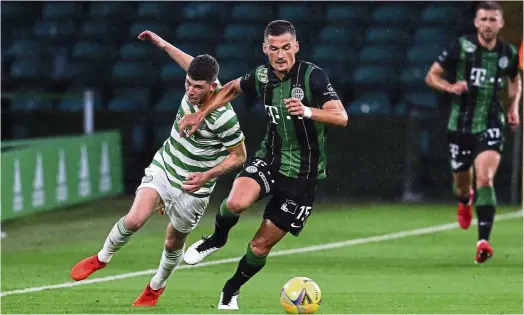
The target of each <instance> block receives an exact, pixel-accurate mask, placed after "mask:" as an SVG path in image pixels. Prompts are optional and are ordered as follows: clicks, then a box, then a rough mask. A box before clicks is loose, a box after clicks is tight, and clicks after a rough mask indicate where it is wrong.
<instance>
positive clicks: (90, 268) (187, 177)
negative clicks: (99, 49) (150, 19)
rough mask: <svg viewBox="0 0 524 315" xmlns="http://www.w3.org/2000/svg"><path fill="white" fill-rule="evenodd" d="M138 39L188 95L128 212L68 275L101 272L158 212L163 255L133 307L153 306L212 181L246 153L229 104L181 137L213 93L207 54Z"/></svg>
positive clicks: (150, 37) (213, 65)
mask: <svg viewBox="0 0 524 315" xmlns="http://www.w3.org/2000/svg"><path fill="white" fill-rule="evenodd" d="M138 37H139V39H141V40H147V41H151V42H152V43H153V44H155V45H156V46H157V47H158V48H161V49H162V50H164V51H166V52H167V53H168V54H169V55H170V56H171V58H173V60H175V61H176V62H177V63H178V64H179V65H180V66H181V67H182V68H183V69H184V71H186V73H187V75H186V82H185V90H186V93H185V95H184V97H183V98H182V100H180V106H179V109H178V113H177V115H176V119H175V121H174V123H173V127H172V129H171V132H170V134H169V135H168V137H167V139H166V141H165V142H164V144H163V145H162V147H160V149H159V150H158V152H157V153H156V154H155V156H154V158H153V161H152V162H151V164H150V165H149V167H147V168H146V170H145V176H144V177H143V178H142V183H141V184H140V186H138V188H137V192H136V197H135V200H134V202H133V205H132V207H131V209H130V210H129V212H128V214H127V215H126V216H124V217H122V218H121V219H120V220H118V222H117V223H116V224H115V226H114V227H113V229H112V230H111V231H110V232H109V235H108V236H107V238H106V241H105V243H104V246H103V247H102V249H101V250H100V252H99V253H98V254H96V255H93V256H91V257H88V258H86V259H84V260H81V261H80V262H78V263H77V264H75V266H74V267H73V268H72V270H71V277H72V278H73V279H75V280H77V281H78V280H83V279H85V278H87V277H88V276H90V275H91V274H92V273H93V272H95V271H97V270H99V269H101V268H104V267H105V266H106V265H107V264H108V263H109V262H110V260H111V259H112V257H113V255H114V254H115V253H116V252H117V251H118V250H119V249H120V248H122V246H124V245H125V244H126V243H127V242H128V241H129V240H130V238H131V236H132V235H133V234H134V233H135V232H136V231H138V230H139V229H140V228H141V227H142V226H143V225H144V224H145V223H146V221H147V220H148V219H149V217H150V216H151V215H152V213H153V212H154V211H155V210H156V209H159V210H161V212H165V213H166V214H167V216H168V217H169V220H170V222H169V223H168V225H167V231H166V239H165V243H164V251H163V253H162V256H161V259H160V264H159V266H158V269H157V271H156V273H155V275H154V276H153V277H152V279H151V280H150V281H149V283H148V284H147V286H146V288H145V289H144V291H143V292H142V294H140V296H139V297H138V298H137V299H136V300H135V301H134V302H133V304H132V305H133V306H154V305H155V304H156V303H157V301H158V298H159V297H160V295H161V294H162V292H163V291H164V288H165V285H166V282H167V280H168V279H169V277H170V276H171V275H172V273H173V272H174V271H175V269H176V267H177V266H178V265H179V264H180V263H181V262H182V257H183V255H184V244H185V240H186V237H187V235H188V234H189V233H190V232H191V231H192V230H193V229H194V228H195V227H196V226H197V225H198V222H199V221H200V218H202V215H203V213H204V211H205V209H206V207H207V205H208V204H209V196H210V194H211V193H212V191H213V189H214V187H215V181H216V178H217V177H218V176H221V175H223V174H226V173H227V172H229V171H231V170H232V169H235V168H237V167H239V166H240V165H242V163H244V162H245V161H246V155H247V154H246V148H245V145H244V135H243V133H242V131H241V130H240V125H239V123H238V120H237V116H236V114H235V112H234V111H233V109H232V107H231V104H226V106H225V107H222V108H220V109H217V110H215V111H213V112H212V113H210V115H209V116H208V117H206V119H205V123H204V124H202V126H201V128H199V130H198V132H196V133H194V134H193V135H192V136H191V137H184V138H183V137H181V136H180V134H179V124H178V121H179V120H180V119H181V118H182V117H183V116H184V115H185V114H190V113H194V112H197V111H199V107H200V106H202V104H204V103H205V102H206V101H207V100H209V99H210V98H211V97H212V96H213V95H214V94H216V93H217V91H218V89H219V82H218V80H217V75H218V71H219V66H218V62H217V61H216V60H215V59H214V58H213V57H211V56H209V55H200V56H196V57H194V58H193V57H192V56H190V55H188V54H186V53H184V52H182V51H181V50H179V49H178V48H176V47H174V46H173V45H171V44H169V43H167V42H166V41H164V40H163V39H162V38H161V37H160V36H158V35H157V34H155V33H153V32H150V31H145V32H142V33H141V34H140V35H139V36H138ZM173 105H174V106H176V104H173Z"/></svg>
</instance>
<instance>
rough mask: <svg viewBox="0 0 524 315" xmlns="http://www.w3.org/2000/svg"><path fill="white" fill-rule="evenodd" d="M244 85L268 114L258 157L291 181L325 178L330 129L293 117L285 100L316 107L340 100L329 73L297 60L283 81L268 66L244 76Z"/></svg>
mask: <svg viewBox="0 0 524 315" xmlns="http://www.w3.org/2000/svg"><path fill="white" fill-rule="evenodd" d="M240 86H241V89H242V91H243V92H245V93H248V94H253V95H254V96H255V97H256V98H259V99H261V100H262V102H263V105H264V107H265V110H266V112H267V117H268V126H267V133H266V136H265V137H264V140H263V141H262V143H261V146H260V149H259V150H258V151H257V153H256V156H257V157H259V158H262V159H264V160H265V161H266V162H267V163H268V164H269V165H270V166H271V169H272V170H274V171H278V172H280V173H281V174H283V175H284V176H287V177H290V178H308V179H314V178H318V179H322V178H325V177H326V163H327V148H326V146H327V130H326V126H325V125H324V124H322V123H318V122H316V121H313V120H311V119H302V118H301V117H297V116H292V115H290V114H289V112H288V110H287V108H286V106H285V104H284V99H288V98H291V97H295V98H298V99H300V100H301V101H302V104H304V106H309V107H315V108H322V106H323V105H324V103H326V102H328V101H330V100H338V99H339V97H338V95H337V93H336V91H335V90H334V89H333V88H332V86H331V83H330V82H329V78H328V76H327V75H326V73H325V72H324V71H323V70H322V69H320V68H318V67H317V66H315V65H314V64H312V63H309V62H305V61H298V60H297V61H296V63H295V64H294V65H293V67H292V68H291V70H290V71H289V73H288V74H287V75H286V76H285V77H284V78H283V79H282V80H280V79H278V78H277V77H276V76H275V73H274V72H273V68H272V67H271V65H269V64H267V65H262V66H258V67H257V68H255V69H253V70H252V71H251V72H250V73H248V74H246V75H245V76H243V77H242V78H241V81H240Z"/></svg>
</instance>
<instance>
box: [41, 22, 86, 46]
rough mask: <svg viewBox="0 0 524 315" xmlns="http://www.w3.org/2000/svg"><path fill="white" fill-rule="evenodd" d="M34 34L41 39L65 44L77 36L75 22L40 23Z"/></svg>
mask: <svg viewBox="0 0 524 315" xmlns="http://www.w3.org/2000/svg"><path fill="white" fill-rule="evenodd" d="M33 33H34V35H35V36H36V37H37V38H39V39H43V40H51V41H56V42H63V43H68V42H69V41H70V39H71V38H73V37H75V36H76V30H75V25H74V23H73V21H63V22H59V21H39V22H36V23H35V25H34V26H33Z"/></svg>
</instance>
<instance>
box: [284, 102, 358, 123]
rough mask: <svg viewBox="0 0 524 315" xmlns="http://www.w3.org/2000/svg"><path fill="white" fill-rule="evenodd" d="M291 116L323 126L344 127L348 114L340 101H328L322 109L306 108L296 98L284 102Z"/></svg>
mask: <svg viewBox="0 0 524 315" xmlns="http://www.w3.org/2000/svg"><path fill="white" fill-rule="evenodd" d="M284 102H285V104H286V107H287V109H288V111H289V113H290V114H291V115H294V116H300V117H304V118H309V119H312V120H315V121H318V122H320V123H323V124H327V125H332V126H337V127H346V125H347V123H348V114H347V112H346V109H345V108H344V106H343V105H342V102H340V100H330V101H327V102H325V103H324V105H323V106H322V108H312V107H306V106H304V105H303V104H302V102H301V101H300V100H298V99H296V98H289V99H286V100H284Z"/></svg>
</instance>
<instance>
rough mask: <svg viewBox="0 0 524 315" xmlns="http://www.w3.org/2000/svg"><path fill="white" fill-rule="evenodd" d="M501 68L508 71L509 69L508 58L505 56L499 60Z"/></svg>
mask: <svg viewBox="0 0 524 315" xmlns="http://www.w3.org/2000/svg"><path fill="white" fill-rule="evenodd" d="M499 67H500V68H502V69H506V68H507V67H508V57H506V56H503V57H501V58H500V59H499Z"/></svg>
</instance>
